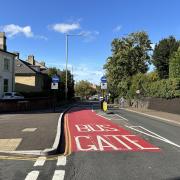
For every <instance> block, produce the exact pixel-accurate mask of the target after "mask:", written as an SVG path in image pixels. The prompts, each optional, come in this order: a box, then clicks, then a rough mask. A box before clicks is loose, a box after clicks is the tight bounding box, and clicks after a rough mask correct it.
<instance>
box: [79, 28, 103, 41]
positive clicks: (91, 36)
mask: <svg viewBox="0 0 180 180" xmlns="http://www.w3.org/2000/svg"><path fill="white" fill-rule="evenodd" d="M80 34H82V35H83V36H84V38H85V39H84V41H85V42H92V41H94V40H95V39H96V37H97V36H98V35H99V34H100V33H99V31H81V32H80Z"/></svg>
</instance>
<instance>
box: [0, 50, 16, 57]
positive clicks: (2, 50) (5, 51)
mask: <svg viewBox="0 0 180 180" xmlns="http://www.w3.org/2000/svg"><path fill="white" fill-rule="evenodd" d="M0 52H4V53H8V54H11V55H13V56H17V55H16V54H14V53H11V52H8V51H4V50H2V49H0Z"/></svg>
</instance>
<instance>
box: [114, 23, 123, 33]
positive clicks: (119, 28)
mask: <svg viewBox="0 0 180 180" xmlns="http://www.w3.org/2000/svg"><path fill="white" fill-rule="evenodd" d="M121 29H122V26H120V25H118V26H116V27H115V28H114V29H113V32H119V31H120V30H121Z"/></svg>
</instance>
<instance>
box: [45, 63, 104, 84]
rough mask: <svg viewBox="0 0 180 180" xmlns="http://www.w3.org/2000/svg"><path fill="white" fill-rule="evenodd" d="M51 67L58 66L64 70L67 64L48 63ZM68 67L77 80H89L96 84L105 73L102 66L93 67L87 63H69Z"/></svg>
mask: <svg viewBox="0 0 180 180" xmlns="http://www.w3.org/2000/svg"><path fill="white" fill-rule="evenodd" d="M47 65H48V66H49V67H53V66H56V67H57V68H59V69H61V70H63V69H65V64H59V63H55V62H54V63H52V62H51V63H47ZM68 69H69V70H70V71H71V72H72V70H73V75H74V79H75V82H78V81H80V80H87V81H90V82H91V83H94V84H99V83H100V78H101V76H102V75H103V74H104V71H103V69H102V70H101V69H100V68H93V67H91V66H90V65H87V64H76V65H72V64H68Z"/></svg>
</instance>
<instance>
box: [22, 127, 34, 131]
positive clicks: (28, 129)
mask: <svg viewBox="0 0 180 180" xmlns="http://www.w3.org/2000/svg"><path fill="white" fill-rule="evenodd" d="M36 130H37V128H25V129H23V130H22V132H34V131H36Z"/></svg>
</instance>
